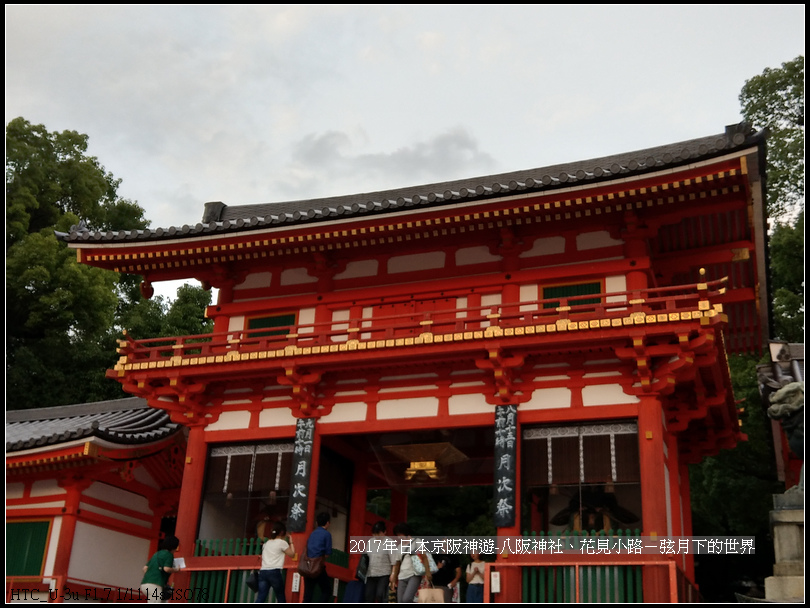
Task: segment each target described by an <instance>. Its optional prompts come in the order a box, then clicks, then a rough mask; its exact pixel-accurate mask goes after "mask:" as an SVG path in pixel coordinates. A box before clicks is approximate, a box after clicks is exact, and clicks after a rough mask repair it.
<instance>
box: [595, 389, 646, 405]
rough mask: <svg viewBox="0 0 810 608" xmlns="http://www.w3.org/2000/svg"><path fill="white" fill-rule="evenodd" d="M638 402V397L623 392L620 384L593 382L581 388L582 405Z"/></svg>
mask: <svg viewBox="0 0 810 608" xmlns="http://www.w3.org/2000/svg"><path fill="white" fill-rule="evenodd" d="M638 402H639V400H638V397H636V396H635V395H628V394H627V393H625V392H624V389H623V388H622V386H621V385H620V384H593V385H590V386H586V387H583V389H582V405H619V404H622V403H638Z"/></svg>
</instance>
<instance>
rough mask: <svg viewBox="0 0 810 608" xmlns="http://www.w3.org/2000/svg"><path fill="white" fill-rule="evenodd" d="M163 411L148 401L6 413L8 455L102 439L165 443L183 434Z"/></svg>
mask: <svg viewBox="0 0 810 608" xmlns="http://www.w3.org/2000/svg"><path fill="white" fill-rule="evenodd" d="M180 428H181V427H180V425H179V424H176V423H174V422H171V420H170V419H169V415H168V414H167V413H166V412H164V411H163V410H157V409H153V408H150V407H149V405H148V404H147V403H146V401H145V400H144V399H140V398H137V397H130V398H127V399H117V400H114V401H100V402H96V403H82V404H77V405H65V406H61V407H49V408H40V409H32V410H21V411H11V412H6V452H15V451H20V450H27V449H31V448H36V447H42V446H47V445H55V444H58V443H62V442H66V441H73V440H76V439H89V438H91V437H98V438H101V439H106V440H108V441H111V442H114V443H119V444H125V445H133V444H144V443H151V442H153V441H157V440H159V439H163V438H164V437H168V436H170V435H172V434H173V433H176V432H178V431H179V430H180Z"/></svg>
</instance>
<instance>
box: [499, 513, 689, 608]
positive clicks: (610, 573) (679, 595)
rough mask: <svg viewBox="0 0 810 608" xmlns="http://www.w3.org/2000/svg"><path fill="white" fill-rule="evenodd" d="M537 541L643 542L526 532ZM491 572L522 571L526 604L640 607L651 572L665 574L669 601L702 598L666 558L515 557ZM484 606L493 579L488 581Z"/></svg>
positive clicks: (633, 534) (631, 534) (618, 533)
mask: <svg viewBox="0 0 810 608" xmlns="http://www.w3.org/2000/svg"><path fill="white" fill-rule="evenodd" d="M524 536H525V537H531V538H533V539H538V538H539V539H543V538H544V539H546V540H549V541H553V540H562V541H565V540H570V539H573V540H574V545H573V546H577V545H578V543H577V540H578V539H583V538H590V537H609V538H614V539H615V538H627V539H632V538H639V537H640V536H641V530H638V529H635V530H629V529H628V530H608V531H600V532H596V531H593V530H592V531H590V532H588V531H571V530H565V531H562V532H554V533H550V534H544V533H542V532H541V533H534V532H532V533H524ZM488 567H489V569H492V568H495V569H496V570H502V569H505V568H520V569H521V582H522V589H521V596H522V601H523V602H524V603H538V602H542V603H550V602H553V603H583V602H585V603H622V604H623V603H636V602H643V601H644V591H643V580H644V576H645V574H649V573H650V572H652V571H653V570H659V571H662V573H663V572H665V573H666V574H665V578H666V579H667V581H668V593H669V601H670V602H699V601H700V594H699V592H698V590H697V588H696V587H695V585H694V583H693V582H692V581H690V580H689V579H688V577H687V576H686V574H685V573H684V572H683V570H682V569H681V568H680V567H679V565H678V564H677V562H676V561H675V560H673V559H670V558H669V557H667V556H664V555H642V554H637V555H618V554H603V555H591V554H585V555H571V554H562V553H561V554H548V555H512V556H510V557H509V558H508V559H506V560H498V561H497V562H495V563H492V564H489V565H488ZM485 592H487V593H485V601H487V600H488V598H489V595H488V592H489V579H488V577H487V579H486V580H485Z"/></svg>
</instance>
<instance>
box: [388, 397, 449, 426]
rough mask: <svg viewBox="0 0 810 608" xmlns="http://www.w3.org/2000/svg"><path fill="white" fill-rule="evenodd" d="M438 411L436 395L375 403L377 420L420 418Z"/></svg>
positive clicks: (434, 414) (435, 413)
mask: <svg viewBox="0 0 810 608" xmlns="http://www.w3.org/2000/svg"><path fill="white" fill-rule="evenodd" d="M438 413H439V400H438V399H437V398H436V397H418V398H414V399H396V400H392V401H380V402H379V403H378V404H377V419H378V420H394V419H396V418H420V417H423V416H436V415H437V414H438Z"/></svg>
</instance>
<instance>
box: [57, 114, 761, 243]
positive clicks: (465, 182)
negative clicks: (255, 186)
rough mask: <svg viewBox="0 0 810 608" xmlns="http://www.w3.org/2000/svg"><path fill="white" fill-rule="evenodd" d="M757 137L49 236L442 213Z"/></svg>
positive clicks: (173, 233)
mask: <svg viewBox="0 0 810 608" xmlns="http://www.w3.org/2000/svg"><path fill="white" fill-rule="evenodd" d="M764 136H765V133H764V132H755V131H754V130H753V129H752V128H751V127H750V125H748V124H746V123H740V124H737V125H730V126H728V127H726V130H725V132H723V133H719V134H715V135H710V136H708V137H701V138H698V139H692V140H689V141H685V142H679V143H675V144H668V145H664V146H658V147H654V148H648V149H645V150H638V151H635V152H625V153H621V154H615V155H612V156H605V157H602V158H596V159H591V160H585V161H577V162H572V163H563V164H558V165H553V166H550V167H543V168H537V169H526V170H522V171H512V172H509V173H501V174H497V175H488V176H480V177H474V178H468V179H462V180H454V181H448V182H439V183H435V184H425V185H419V186H409V187H406V188H398V189H394V190H385V191H380V192H370V193H361V194H350V195H345V196H335V197H329V198H319V199H308V200H299V201H286V202H275V203H257V204H252V205H234V206H229V205H225V204H224V203H222V202H209V203H206V204H205V211H204V213H203V219H202V222H201V223H198V224H196V225H194V226H189V225H184V226H172V227H169V228H155V229H145V230H119V231H110V232H94V231H90V230H88V229H87V228H86V227H85V226H83V225H82V224H79V226H73V227H71V231H70V232H69V233H61V232H57V233H56V234H57V237H58V238H60V239H62V240H64V241H66V242H69V243H79V242H83V241H91V240H92V241H104V242H114V241H159V240H170V239H177V238H183V237H189V236H195V235H201V234H212V233H237V232H242V231H247V230H257V229H262V228H268V227H272V226H279V225H295V224H304V223H310V222H318V221H324V220H327V219H328V220H335V219H338V220H339V219H349V218H353V217H357V216H364V215H369V214H383V213H396V212H399V211H403V210H405V209H411V208H414V207H441V206H445V205H453V204H456V203H458V202H464V201H469V200H475V199H487V198H497V197H502V196H509V195H511V194H513V193H516V192H527V191H536V192H541V191H548V190H553V189H555V188H563V187H571V186H575V185H578V184H580V183H586V182H599V181H605V180H610V179H613V178H615V177H616V176H617V175H622V176H625V177H626V176H630V175H643V174H644V173H647V172H651V171H659V170H661V169H665V168H674V167H678V166H681V165H686V164H689V163H694V162H697V161H700V160H708V159H710V158H712V157H715V156H719V155H722V154H727V153H729V152H731V151H733V150H737V149H741V148H745V147H748V146H751V145H754V144H757V143H759V142H761V141H762V140H763V138H764Z"/></svg>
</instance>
